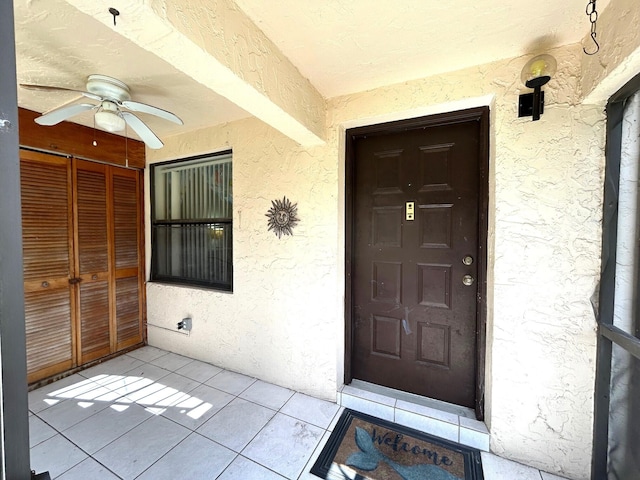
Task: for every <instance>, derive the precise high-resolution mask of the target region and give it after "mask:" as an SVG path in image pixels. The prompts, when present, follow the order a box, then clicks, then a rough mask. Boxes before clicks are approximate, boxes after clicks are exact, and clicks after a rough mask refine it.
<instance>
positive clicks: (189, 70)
mask: <svg viewBox="0 0 640 480" xmlns="http://www.w3.org/2000/svg"><path fill="white" fill-rule="evenodd" d="M65 1H66V2H67V3H69V4H70V5H72V6H73V7H75V8H76V9H78V10H79V11H81V12H82V13H84V14H86V15H89V16H91V17H93V18H94V19H96V20H97V21H99V22H101V23H103V24H104V25H107V26H109V27H110V28H112V29H113V31H114V32H116V33H118V34H119V35H122V36H123V37H125V38H127V39H128V40H130V41H132V42H134V43H136V44H137V45H138V46H140V47H141V48H144V49H145V50H147V51H149V52H151V53H153V54H154V55H156V56H158V57H160V58H162V59H163V60H165V61H166V62H168V63H170V64H171V65H173V66H174V67H175V68H177V69H178V70H180V71H182V72H184V73H185V74H186V75H189V76H190V77H191V78H193V79H194V80H196V81H198V82H200V83H201V84H203V85H205V86H206V87H208V88H210V89H211V90H212V91H214V92H215V93H217V94H218V95H221V96H223V97H225V98H227V99H228V100H229V101H231V102H233V103H235V104H236V105H237V106H239V107H240V108H242V109H243V110H245V111H247V112H248V113H250V114H252V115H254V116H255V117H257V118H259V119H260V120H262V121H263V122H265V123H267V124H268V125H270V126H271V127H273V128H274V129H276V130H278V131H280V132H281V133H282V134H284V135H286V136H287V137H289V138H291V139H292V140H294V141H296V142H297V143H299V144H300V145H303V146H313V145H321V144H323V143H324V138H325V123H324V119H325V108H326V105H325V100H324V98H323V97H322V95H320V93H319V92H318V91H317V90H316V89H315V88H314V87H313V85H311V83H310V82H309V81H308V80H307V79H306V78H304V77H303V76H302V75H301V74H300V72H299V71H298V69H297V68H296V67H295V66H294V65H293V64H292V63H291V62H290V61H289V60H288V59H287V58H286V57H285V56H284V55H283V54H282V53H281V52H280V51H279V50H278V49H277V48H276V47H275V45H274V44H273V43H272V42H271V41H270V40H269V39H268V38H267V37H266V36H265V35H264V33H262V31H261V30H260V29H259V28H258V27H257V26H256V25H255V24H254V23H253V22H252V21H251V20H250V19H249V18H248V17H247V16H246V15H245V14H244V13H243V12H242V11H241V10H240V9H239V8H238V7H237V6H236V5H235V3H233V1H232V0H130V1H128V2H126V3H123V4H122V5H123V6H122V7H120V15H119V16H117V17H116V18H115V21H116V22H115V23H116V25H114V17H113V16H112V15H111V14H110V13H109V7H112V6H116V7H119V5H113V4H114V3H119V2H113V1H109V2H106V1H104V0H97V1H96V0H65ZM124 61H130V62H135V59H134V58H132V59H124Z"/></svg>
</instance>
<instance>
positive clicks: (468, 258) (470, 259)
mask: <svg viewBox="0 0 640 480" xmlns="http://www.w3.org/2000/svg"><path fill="white" fill-rule="evenodd" d="M462 263H464V264H465V265H471V264H472V263H473V257H472V256H471V255H466V256H465V257H464V258H463V259H462Z"/></svg>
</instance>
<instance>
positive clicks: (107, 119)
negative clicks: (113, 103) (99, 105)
mask: <svg viewBox="0 0 640 480" xmlns="http://www.w3.org/2000/svg"><path fill="white" fill-rule="evenodd" d="M95 119H96V125H97V126H98V127H100V128H101V129H103V130H106V131H107V132H112V133H113V132H121V131H123V130H124V127H125V121H124V118H122V117H121V116H120V115H118V114H117V113H115V112H112V111H108V110H100V111H99V112H96V115H95Z"/></svg>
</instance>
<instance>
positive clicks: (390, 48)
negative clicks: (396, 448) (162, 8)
mask: <svg viewBox="0 0 640 480" xmlns="http://www.w3.org/2000/svg"><path fill="white" fill-rule="evenodd" d="M175 1H176V2H177V3H181V2H182V3H188V2H189V1H190V0H175ZM199 1H203V0H199ZM112 3H113V6H115V7H117V8H119V9H121V10H123V11H126V9H127V2H125V1H122V0H114V1H113V2H112ZM236 3H237V5H238V6H239V7H240V8H241V9H242V10H243V11H244V12H245V13H246V14H247V15H248V16H249V17H250V19H251V20H252V21H253V22H254V23H255V24H256V25H257V26H258V27H259V28H260V29H262V30H263V31H264V33H265V34H266V35H267V37H269V38H270V39H271V41H272V42H274V44H275V45H276V46H277V47H278V48H279V49H280V50H281V51H282V53H283V54H284V55H285V56H287V57H288V58H289V59H290V60H291V61H292V62H293V64H294V65H295V66H296V67H297V68H298V69H299V71H300V72H301V73H302V75H304V76H305V77H307V78H308V79H309V80H310V82H311V83H312V84H313V85H314V86H315V87H316V89H318V91H319V92H320V93H321V94H322V95H323V96H325V97H332V96H336V95H341V94H346V93H352V92H358V91H363V90H367V89H371V88H375V87H378V86H381V85H386V84H390V83H396V82H400V81H404V80H409V79H413V78H420V77H425V76H429V75H433V74H437V73H441V72H445V71H451V70H457V69H460V68H464V67H468V66H472V65H478V64H482V63H487V62H490V61H492V60H497V59H502V58H508V57H515V56H519V55H523V54H527V53H533V52H537V51H543V50H545V49H546V48H549V47H551V46H555V45H562V44H568V43H574V42H578V41H580V40H581V39H582V38H583V37H584V36H585V35H586V34H587V32H588V31H589V23H588V19H587V17H586V15H585V7H586V5H587V0H563V1H558V0H538V1H537V2H534V3H531V2H525V1H522V0H503V1H498V0H474V1H470V0H448V1H444V2H443V1H438V2H436V1H433V0H273V1H268V2H267V1H265V0H236ZM607 3H608V0H600V1H599V2H598V9H599V10H600V11H602V10H603V9H604V8H605V6H606V4H607ZM14 7H15V22H16V54H17V69H18V82H21V83H38V84H45V85H58V86H64V87H67V88H75V89H81V90H84V89H85V85H84V82H85V79H86V76H87V75H89V74H92V73H100V74H104V75H110V76H113V77H116V78H118V79H120V80H122V81H124V82H125V83H127V84H128V85H129V86H130V87H131V91H132V97H133V99H134V100H137V101H140V102H144V103H148V104H151V105H155V106H158V107H160V108H163V109H166V110H169V111H172V112H174V113H176V114H177V115H178V116H180V117H181V118H182V119H183V120H184V122H185V125H184V126H183V127H180V126H177V125H174V124H171V123H169V122H166V121H162V120H159V119H156V118H155V117H151V116H149V115H144V114H141V115H140V116H141V117H142V118H143V119H144V120H145V121H146V122H147V123H148V124H149V126H150V127H151V128H152V129H153V130H154V131H155V132H156V133H157V134H158V135H159V136H160V137H161V138H162V137H163V136H169V135H173V134H176V133H179V132H181V131H185V130H192V129H197V128H201V127H203V126H206V125H214V124H219V123H224V122H228V121H233V120H236V119H239V118H243V117H246V116H248V114H247V113H246V112H245V111H244V110H242V109H241V108H239V107H237V106H236V105H234V104H232V103H231V102H229V101H228V100H226V99H225V98H223V97H221V96H219V95H218V94H216V92H214V91H212V90H211V89H209V88H207V87H205V86H204V85H202V84H201V83H199V82H197V81H195V80H193V79H192V78H190V77H189V76H187V75H185V74H184V73H182V72H181V71H179V70H178V69H176V68H174V67H173V66H171V65H170V64H168V63H167V62H165V61H164V60H161V59H160V58H158V57H157V56H155V55H153V54H152V53H150V52H148V51H147V50H145V49H142V48H141V47H139V46H137V45H136V44H134V43H133V42H131V41H129V40H127V39H125V38H124V37H122V36H120V35H119V34H118V33H117V29H111V28H108V27H107V26H105V25H104V24H103V23H100V22H98V21H97V20H96V19H94V18H92V17H90V16H88V15H85V14H83V13H81V12H80V11H79V10H77V9H75V8H74V7H72V6H71V5H70V4H69V3H67V2H66V1H65V0H14ZM119 21H127V19H124V18H122V17H121V18H120V19H119ZM128 21H131V19H128ZM140 28H144V26H141V27H140ZM76 98H77V97H75V96H74V95H73V94H69V93H48V92H34V91H27V90H25V89H19V91H18V101H19V104H20V106H22V107H25V108H28V109H31V110H36V111H39V112H44V111H47V110H50V109H52V108H55V107H57V106H59V105H62V104H64V103H67V102H69V101H73V100H75V99H76ZM73 121H76V122H78V123H82V124H85V125H92V116H91V114H90V113H88V114H83V115H80V116H78V117H77V118H74V119H73Z"/></svg>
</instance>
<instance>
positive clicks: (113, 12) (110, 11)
mask: <svg viewBox="0 0 640 480" xmlns="http://www.w3.org/2000/svg"><path fill="white" fill-rule="evenodd" d="M109 13H110V14H111V15H113V26H114V27H115V26H116V17H117V16H118V15H120V12H119V11H118V10H117V9H115V8H113V7H111V8H109Z"/></svg>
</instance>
